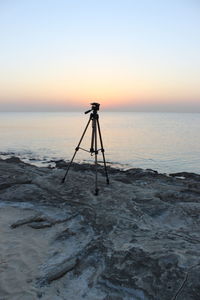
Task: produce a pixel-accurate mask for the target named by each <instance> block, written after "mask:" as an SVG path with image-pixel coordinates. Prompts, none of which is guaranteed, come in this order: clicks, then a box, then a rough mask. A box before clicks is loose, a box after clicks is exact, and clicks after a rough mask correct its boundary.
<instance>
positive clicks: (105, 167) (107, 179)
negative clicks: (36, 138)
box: [97, 119, 109, 184]
mask: <svg viewBox="0 0 200 300" xmlns="http://www.w3.org/2000/svg"><path fill="white" fill-rule="evenodd" d="M97 126H98V132H99V139H100V143H101V152H102V156H103V163H104V169H105V174H106V182H107V184H109V178H108V171H107V166H106V160H105V154H104V148H103V140H102V136H101V129H100V124H99V119H97Z"/></svg>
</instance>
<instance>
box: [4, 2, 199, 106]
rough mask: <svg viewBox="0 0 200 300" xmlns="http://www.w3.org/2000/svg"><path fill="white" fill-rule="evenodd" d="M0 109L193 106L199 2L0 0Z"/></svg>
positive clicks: (196, 83)
mask: <svg viewBox="0 0 200 300" xmlns="http://www.w3.org/2000/svg"><path fill="white" fill-rule="evenodd" d="M0 43H1V44H0V111H68V110H81V109H83V108H85V107H86V108H87V107H88V105H89V103H90V102H94V101H95V102H99V103H101V107H102V108H103V109H105V110H119V111H127V110H128V111H130V110H133V111H186V112H187V111H194V112H197V111H199V112H200V1H199V0H168V1H166V0H140V1H138V0H101V1H100V0H73V1H72V0H34V1H31V0H0Z"/></svg>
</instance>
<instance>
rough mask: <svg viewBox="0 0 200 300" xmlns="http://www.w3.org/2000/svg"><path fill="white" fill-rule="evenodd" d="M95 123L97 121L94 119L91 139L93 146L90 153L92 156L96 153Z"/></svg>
mask: <svg viewBox="0 0 200 300" xmlns="http://www.w3.org/2000/svg"><path fill="white" fill-rule="evenodd" d="M95 122H96V120H95V119H94V118H93V119H92V138H91V146H90V153H91V155H92V153H94V138H95V137H94V136H95V129H94V128H95Z"/></svg>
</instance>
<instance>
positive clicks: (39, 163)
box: [0, 152, 200, 176]
mask: <svg viewBox="0 0 200 300" xmlns="http://www.w3.org/2000/svg"><path fill="white" fill-rule="evenodd" d="M10 158H17V159H19V160H21V161H22V162H24V163H25V164H30V165H33V166H35V167H39V168H40V167H41V168H42V167H44V168H45V167H49V168H55V167H56V166H57V164H59V162H61V164H63V167H64V166H65V167H66V166H67V164H68V163H69V161H70V159H69V160H66V159H63V158H51V159H50V158H45V157H43V158H36V157H34V156H33V157H30V158H29V157H27V155H22V154H16V153H15V152H0V160H6V159H10ZM73 164H74V165H83V166H84V165H85V166H86V167H87V166H89V165H94V160H89V159H88V160H76V161H75V162H73ZM98 164H99V166H102V165H103V161H98ZM106 164H107V166H108V167H109V168H111V169H116V170H119V171H128V170H131V169H141V170H144V171H145V170H152V171H154V172H157V173H159V174H164V175H169V176H171V174H180V176H181V174H186V173H187V174H188V176H189V174H196V175H200V172H193V171H186V170H183V171H174V172H161V171H159V170H156V169H152V168H142V167H141V168H140V167H133V166H132V165H131V164H125V163H120V162H112V161H108V160H106ZM172 176H173V175H172ZM177 176H178V175H177Z"/></svg>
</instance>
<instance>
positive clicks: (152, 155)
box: [0, 111, 200, 174]
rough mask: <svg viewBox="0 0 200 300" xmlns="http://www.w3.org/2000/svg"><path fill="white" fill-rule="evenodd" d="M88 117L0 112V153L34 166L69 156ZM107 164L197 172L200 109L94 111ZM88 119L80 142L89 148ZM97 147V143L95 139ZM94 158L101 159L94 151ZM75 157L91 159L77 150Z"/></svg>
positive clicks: (48, 163)
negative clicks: (192, 111) (191, 111)
mask: <svg viewBox="0 0 200 300" xmlns="http://www.w3.org/2000/svg"><path fill="white" fill-rule="evenodd" d="M88 120H89V114H84V113H83V112H56V113H55V112H53V113H47V112H43V113H42V112H40V113H35V112H34V113H31V112H23V113H19V112H13V113H10V112H9V113H7V112H3V113H0V157H1V158H6V157H11V156H17V157H20V158H21V159H22V160H23V161H25V162H29V163H32V164H35V165H39V166H47V165H53V164H54V161H56V160H61V159H64V160H66V161H68V160H70V159H71V157H72V155H73V154H74V151H75V148H76V146H77V145H78V142H79V140H80V138H81V136H82V133H83V131H84V129H85V127H86V124H87V122H88ZM99 123H100V127H101V134H102V139H103V146H104V149H105V157H106V161H107V163H108V165H111V166H113V167H115V168H120V169H129V168H143V169H153V170H157V171H158V172H162V173H166V174H169V173H174V172H184V171H186V172H194V173H198V174H199V173H200V114H199V113H149V112H145V113H142V112H104V111H100V112H99ZM91 133H92V127H91V125H89V127H88V129H87V131H86V133H85V136H84V138H83V140H82V143H81V148H83V149H85V150H88V151H89V150H90V146H91ZM98 149H100V144H99V141H98ZM98 160H99V162H100V163H102V154H101V151H99V154H98ZM74 161H75V162H79V163H93V162H94V157H93V156H91V154H90V153H88V152H86V151H83V150H81V149H80V150H79V151H78V152H77V154H76V156H75V160H74Z"/></svg>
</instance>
